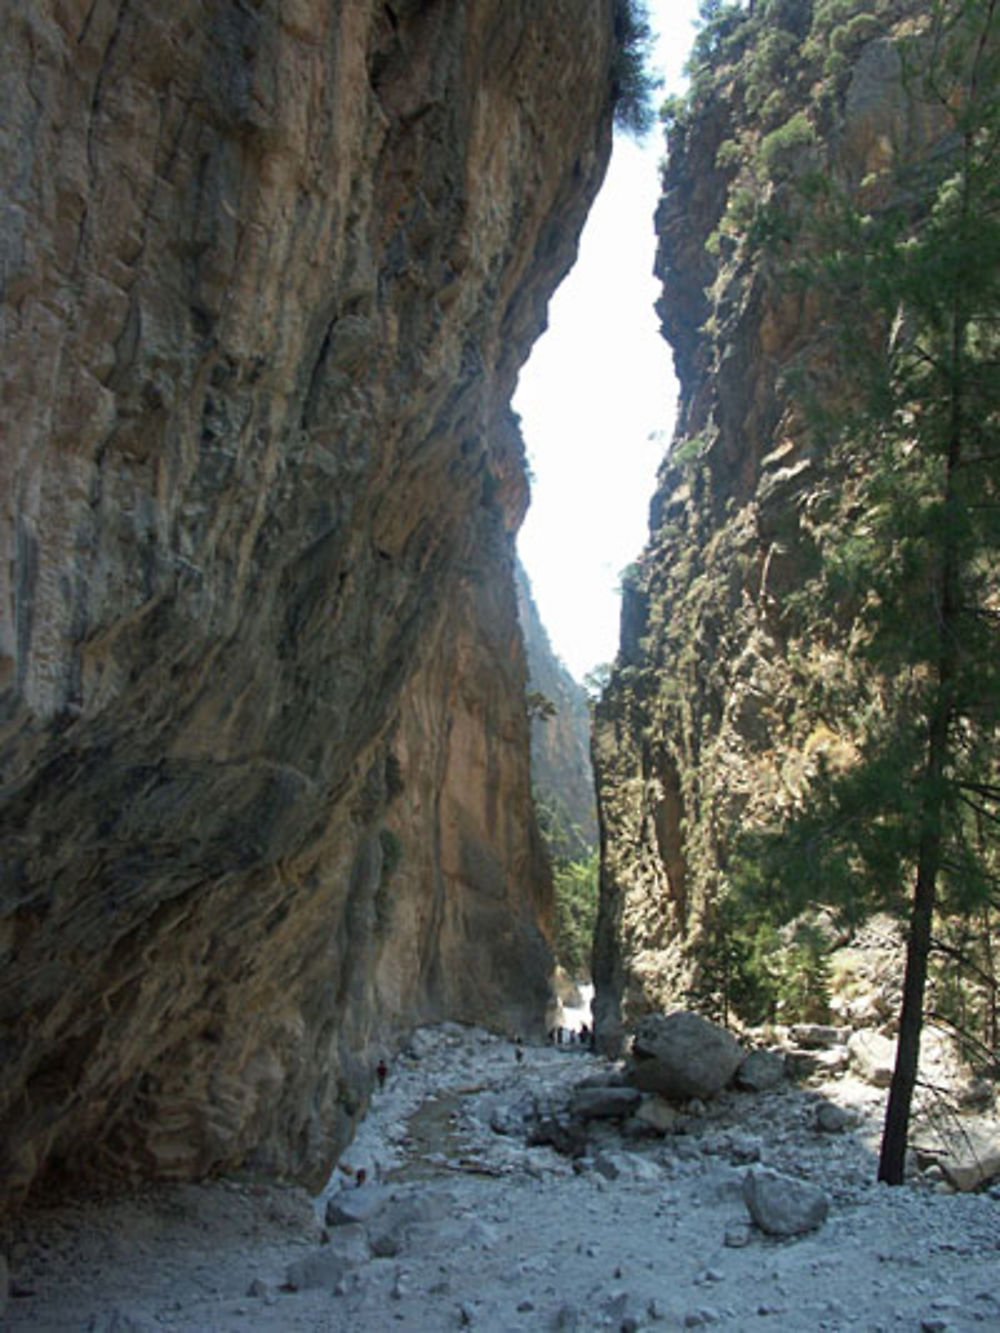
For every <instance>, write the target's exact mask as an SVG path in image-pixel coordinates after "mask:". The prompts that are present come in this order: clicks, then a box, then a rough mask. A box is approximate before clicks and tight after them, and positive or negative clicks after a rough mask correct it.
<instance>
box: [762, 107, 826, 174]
mask: <svg viewBox="0 0 1000 1333" xmlns="http://www.w3.org/2000/svg"><path fill="white" fill-rule="evenodd" d="M815 142H816V131H815V129H814V128H813V124H812V121H811V120H810V119H809V117H808V116H807V115H806V114H805V113H804V112H802V111H796V113H795V115H794V116H791V117H790V118H789V119H788V120H786V121H785V123H784V124H783V125H780V126H779V127H778V129H776V130H772V131H771V133H770V134H767V135H765V136H764V138H763V139H762V140H761V144H760V148H759V149H758V152H757V162H758V164H759V166H760V168H761V170H762V171H763V173H764V174H765V176H767V177H769V178H770V179H771V180H777V179H779V178H780V177H782V176H784V175H787V174H788V172H789V170H790V168H791V167H792V165H793V163H794V161H795V159H796V157H797V156H798V155H800V154H801V151H802V149H804V148H810V147H812V145H813V144H814V143H815Z"/></svg>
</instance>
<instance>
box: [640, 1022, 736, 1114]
mask: <svg viewBox="0 0 1000 1333" xmlns="http://www.w3.org/2000/svg"><path fill="white" fill-rule="evenodd" d="M743 1055H744V1052H743V1049H742V1047H741V1046H740V1044H739V1042H738V1041H737V1040H736V1038H735V1037H734V1036H733V1035H732V1033H730V1032H727V1031H726V1029H725V1028H721V1027H719V1026H718V1025H717V1024H715V1023H710V1022H709V1021H708V1019H707V1018H702V1016H701V1015H700V1014H693V1013H688V1012H686V1011H684V1010H680V1011H679V1012H677V1013H675V1014H649V1015H648V1016H647V1017H646V1018H644V1019H643V1020H642V1022H641V1023H640V1024H639V1026H638V1028H637V1029H636V1034H635V1040H634V1041H633V1043H632V1060H631V1063H630V1066H629V1078H630V1079H631V1081H632V1082H633V1083H634V1084H635V1085H636V1087H639V1088H642V1089H643V1090H644V1091H646V1092H658V1093H660V1094H661V1095H662V1096H664V1097H670V1098H674V1099H676V1100H678V1101H683V1100H685V1099H687V1098H690V1097H714V1096H715V1094H716V1093H717V1092H720V1091H721V1090H722V1089H723V1088H724V1087H725V1086H726V1084H727V1083H728V1082H729V1080H730V1079H731V1078H732V1077H733V1075H734V1074H735V1073H736V1070H737V1068H738V1067H739V1065H740V1063H741V1062H742V1060H743Z"/></svg>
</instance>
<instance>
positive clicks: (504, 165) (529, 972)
mask: <svg viewBox="0 0 1000 1333" xmlns="http://www.w3.org/2000/svg"><path fill="white" fill-rule="evenodd" d="M2 44H3V68H4V77H3V83H2V93H0V98H2V101H0V105H2V114H0V161H2V164H3V165H2V171H3V179H4V185H5V198H4V213H3V218H2V222H0V245H2V255H3V265H2V279H3V284H4V286H3V305H2V308H0V318H2V321H3V325H2V327H3V357H2V359H0V380H2V387H0V402H2V415H3V430H2V446H0V466H2V495H3V511H2V518H0V542H2V544H3V559H2V561H0V589H2V595H0V686H2V705H3V711H2V719H3V721H2V731H0V759H2V788H0V791H2V807H0V819H2V841H0V849H2V862H3V877H2V889H0V894H2V896H0V1024H2V1028H0V1048H2V1052H3V1061H2V1068H3V1073H2V1084H0V1142H2V1144H3V1149H2V1163H0V1198H3V1199H11V1198H17V1197H20V1196H23V1194H24V1193H25V1191H26V1190H27V1189H28V1188H29V1187H30V1186H31V1184H32V1182H34V1181H35V1180H36V1179H39V1178H43V1179H44V1178H46V1177H48V1178H58V1177H60V1176H69V1177H79V1176H81V1175H83V1174H86V1173H92V1174H108V1173H124V1174H142V1173H144V1174H156V1175H161V1176H175V1177H180V1176H190V1175H194V1174H197V1173H200V1172H204V1171H206V1170H209V1169H212V1168H218V1167H225V1166H227V1165H233V1164H236V1163H241V1162H242V1163H249V1164H253V1165H256V1166H259V1167H262V1168H266V1169H269V1170H275V1171H278V1172H285V1173H289V1174H292V1175H295V1176H297V1177H299V1178H301V1179H305V1180H307V1181H309V1182H312V1183H318V1182H320V1181H321V1180H322V1179H323V1177H324V1174H325V1172H326V1171H327V1169H328V1167H329V1165H330V1162H331V1160H332V1158H333V1157H334V1156H335V1154H336V1152H337V1151H338V1149H339V1147H340V1146H341V1145H342V1144H343V1142H344V1141H345V1138H346V1137H347V1136H348V1135H349V1133H350V1131H351V1126H352V1124H353V1121H354V1119H355V1117H356V1115H357V1112H358V1110H359V1107H360V1106H361V1105H362V1103H363V1101H364V1098H365V1096H366V1092H367V1088H368V1085H369V1079H370V1071H371V1065H372V1063H373V1061H374V1060H375V1059H377V1054H373V1051H374V1052H377V1051H378V1050H379V1049H381V1044H384V1046H385V1047H386V1048H388V1047H389V1046H390V1045H391V1043H392V1041H393V1039H394V1036H395V1035H396V1034H397V1033H398V1032H399V1031H400V1030H402V1029H403V1028H405V1027H406V1026H407V1025H409V1024H411V1023H412V1022H414V1021H417V1020H419V1019H426V1018H433V1017H438V1016H446V1015H451V1016H456V1017H460V1018H469V1019H477V1020H480V1021H486V1022H491V1023H493V1024H495V1025H499V1026H504V1025H506V1026H510V1027H513V1026H515V1025H516V1026H517V1027H518V1028H521V1029H525V1028H529V1027H530V1026H531V1025H532V1024H533V1023H534V1024H537V1023H541V1022H542V1021H543V1017H544V1015H543V1009H544V1001H545V996H546V986H547V980H546V974H547V966H548V955H547V949H546V945H545V941H544V938H543V935H542V933H541V931H540V924H541V925H542V926H544V919H545V914H546V911H547V895H548V885H547V879H546V873H545V869H544V862H543V860H542V858H540V857H539V854H538V845H537V834H536V830H535V827H534V820H533V814H532V811H531V805H530V784H529V775H528V724H527V719H526V716H525V711H524V702H523V692H524V665H523V660H522V650H521V646H520V639H519V633H518V629H517V621H516V610H515V596H514V588H513V578H512V541H513V533H514V531H515V530H516V527H517V525H518V523H519V521H520V518H521V516H522V512H523V508H524V505H525V503H526V483H525V479H524V473H523V466H522V448H521V443H520V439H519V436H518V434H517V431H516V429H515V428H514V425H513V421H512V419H511V418H510V417H509V414H508V407H507V404H508V399H509V395H510V392H511V390H512V387H513V383H514V380H515V376H516V373H517V369H518V366H519V364H520V363H521V362H522V360H523V359H524V357H525V356H526V355H527V351H528V349H529V347H530V344H531V342H532V340H533V339H534V337H535V336H536V335H537V333H538V332H539V330H540V328H541V326H542V322H543V320H544V310H545V304H546V301H547V299H548V297H549V295H550V294H551V291H552V290H553V288H554V286H555V284H556V283H557V281H558V280H559V278H560V277H561V276H562V274H563V273H564V272H565V271H566V269H567V267H568V266H569V264H570V263H571V261H572V258H573V255H574V252H575V246H576V239H577V236H578V232H579V228H580V226H581V224H582V220H583V218H584V216H585V213H586V210H587V208H588V206H589V203H590V200H591V198H592V196H593V194H594V192H595V191H596V188H597V186H598V184H599V182H600V180H601V177H602V174H603V171H604V168H605V165H606V159H607V156H608V152H609V147H610V116H611V75H610V73H609V70H610V66H611V45H612V19H611V3H610V0H607V2H605V0H599V2H598V3H594V4H588V5H586V6H582V7H581V6H580V5H579V4H577V3H576V0H547V2H546V4H545V5H538V4H535V3H532V0H465V2H464V3H459V4H439V3H426V2H418V0H393V2H392V3H388V4H381V3H374V2H373V0H294V3H281V4H278V3H277V2H276V0H261V2H260V3H253V4H234V3H229V0H176V2H175V3H172V4H170V5H130V4H127V3H118V2H117V0H96V2H95V0H60V2H59V3H56V0H41V2H40V3H38V4H33V5H30V6H15V7H14V9H13V11H12V12H9V13H8V14H7V15H6V17H5V25H4V32H3V38H2Z"/></svg>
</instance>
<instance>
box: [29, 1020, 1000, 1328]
mask: <svg viewBox="0 0 1000 1333" xmlns="http://www.w3.org/2000/svg"><path fill="white" fill-rule="evenodd" d="M521 1055H522V1058H521V1059H520V1060H519V1059H518V1058H517V1051H516V1048H515V1047H514V1046H513V1045H511V1043H509V1042H507V1041H505V1040H503V1039H501V1038H498V1037H494V1036H492V1035H490V1034H488V1033H485V1032H482V1031H480V1030H478V1029H471V1028H461V1027H458V1026H457V1025H454V1024H445V1025H443V1026H442V1027H439V1028H434V1029H424V1030H422V1031H421V1032H418V1033H417V1034H415V1036H414V1039H413V1041H412V1043H411V1046H410V1048H409V1051H408V1053H406V1054H404V1055H402V1056H401V1057H400V1058H399V1059H398V1060H397V1061H396V1062H395V1064H394V1067H393V1068H392V1070H391V1071H390V1074H389V1077H388V1079H387V1081H386V1085H385V1087H384V1089H383V1090H382V1091H381V1092H379V1093H377V1094H376V1097H375V1101H374V1105H373V1107H372V1110H371V1112H370V1114H369V1116H368V1118H367V1119H366V1121H365V1122H364V1124H363V1125H362V1126H361V1129H360V1132H359V1134H358V1137H357V1139H356V1141H355V1143H354V1144H353V1145H352V1147H351V1149H350V1151H349V1152H348V1153H347V1154H346V1155H345V1159H344V1161H343V1162H342V1164H341V1169H340V1170H338V1171H337V1172H336V1173H335V1176H334V1180H333V1181H331V1185H330V1187H328V1189H327V1191H325V1192H324V1195H323V1196H322V1197H321V1198H320V1199H316V1200H313V1199H310V1198H309V1197H308V1196H307V1195H306V1194H305V1193H304V1192H303V1191H301V1190H297V1189H291V1188H287V1189H286V1188H281V1187H275V1186H272V1185H265V1184H260V1183H256V1182H253V1181H246V1180H244V1181H240V1180H226V1181H216V1182H212V1183H208V1184H203V1185H177V1186H158V1187H155V1188H154V1187H147V1188H144V1189H142V1190H140V1191H137V1192H135V1193H133V1194H130V1195H128V1196H126V1197H122V1196H118V1197H111V1198H106V1199H91V1200H76V1201H74V1202H72V1203H63V1204H60V1205H59V1206H56V1207H50V1208H36V1209H34V1210H31V1211H30V1212H29V1213H27V1214H26V1215H24V1216H23V1217H22V1218H21V1219H20V1220H19V1221H18V1223H17V1224H16V1226H15V1228H14V1230H13V1231H12V1232H11V1233H10V1234H8V1235H7V1236H6V1238H5V1239H4V1245H5V1247H6V1250H7V1253H8V1257H9V1260H10V1267H11V1277H12V1294H11V1296H10V1299H9V1301H8V1305H7V1314H6V1321H5V1322H3V1323H2V1327H3V1328H5V1329H9V1330H11V1333H20V1331H21V1330H35V1331H40V1330H53V1333H55V1330H58V1331H59V1333H66V1331H67V1330H89V1331H91V1333H133V1331H134V1330H153V1329H175V1330H191V1331H195V1330H196V1331H197V1333H210V1331H213V1330H214V1331H217V1333H235V1331H236V1330H248V1329H250V1330H253V1329H261V1330H275V1331H277V1330H281V1331H282V1333H284V1331H286V1330H287V1331H289V1333H291V1331H294V1330H321V1329H322V1330H351V1333H357V1331H359V1330H377V1331H380V1330H384V1329H393V1328H400V1329H404V1330H407V1329H412V1330H438V1329H455V1328H461V1327H468V1328H473V1329H479V1330H483V1331H484V1333H517V1330H524V1331H525V1333H528V1331H529V1330H531V1331H532V1333H534V1331H535V1330H576V1331H577V1333H586V1331H587V1330H591V1329H594V1330H596V1329H614V1330H618V1331H619V1333H621V1331H623V1330H624V1331H627V1330H634V1329H645V1328H649V1329H664V1330H668V1329H679V1328H698V1327H718V1328H720V1329H727V1330H751V1331H752V1330H757V1329H760V1330H769V1331H772V1330H773V1333H794V1331H795V1330H803V1331H805V1330H810V1331H812V1330H831V1331H832V1330H838V1329H866V1330H877V1329H884V1330H897V1329H898V1330H926V1331H930V1330H956V1331H958V1330H971V1329H977V1330H979V1329H997V1330H1000V1190H998V1189H996V1188H995V1189H994V1192H993V1193H992V1194H990V1193H980V1194H952V1193H951V1192H949V1191H947V1190H946V1189H944V1187H943V1186H942V1185H941V1184H940V1183H935V1182H933V1181H927V1180H922V1179H918V1180H917V1182H916V1183H914V1184H913V1185H908V1186H906V1187H903V1188H900V1189H892V1190H891V1189H888V1188H886V1187H883V1186H879V1185H876V1184H875V1183H874V1175H875V1158H874V1148H875V1145H876V1144H877V1138H878V1130H879V1120H880V1116H881V1110H882V1098H883V1097H884V1094H883V1093H879V1092H876V1091H875V1090H873V1089H870V1088H868V1087H867V1086H866V1085H864V1084H860V1083H857V1082H854V1081H852V1080H849V1079H845V1078H841V1079H837V1080H834V1081H831V1082H830V1083H828V1084H826V1085H824V1086H823V1087H822V1088H809V1089H803V1088H800V1087H795V1086H792V1085H785V1086H784V1087H783V1088H781V1089H779V1090H777V1091H775V1092H769V1093H760V1094H748V1093H741V1094H736V1093H732V1094H729V1093H727V1094H724V1095H723V1096H722V1097H720V1098H718V1099H716V1100H715V1101H714V1102H712V1103H710V1104H709V1106H708V1107H706V1108H705V1109H704V1111H703V1112H699V1113H698V1114H695V1115H693V1116H687V1117H685V1119H684V1120H683V1122H682V1125H681V1129H682V1130H683V1132H680V1133H672V1134H670V1135H668V1136H666V1137H664V1138H661V1137H656V1136H652V1137H636V1136H628V1135H626V1136H623V1134H622V1133H621V1130H620V1127H619V1126H618V1125H612V1124H609V1123H603V1122H592V1125H591V1132H590V1138H589V1142H588V1146H587V1152H586V1154H585V1156H583V1157H582V1158H580V1159H577V1160H575V1161H574V1160H571V1159H569V1158H567V1157H563V1156H560V1155H559V1154H557V1153H556V1152H555V1151H554V1150H553V1149H552V1148H550V1147H530V1146H528V1143H527V1141H526V1138H525V1134H524V1130H523V1126H522V1116H523V1114H524V1113H525V1112H530V1110H531V1108H532V1107H534V1106H537V1105H538V1104H542V1105H546V1104H549V1103H553V1102H558V1100H559V1099H560V1097H564V1096H565V1093H566V1091H567V1090H568V1088H570V1087H571V1086H572V1085H573V1084H575V1083H577V1082H578V1081H580V1080H581V1079H583V1078H584V1077H593V1076H594V1075H595V1074H597V1073H600V1072H601V1071H604V1070H606V1069H607V1068H608V1066H606V1063H605V1062H604V1061H602V1060H599V1059H597V1058H595V1057H593V1056H591V1055H589V1053H586V1052H584V1051H583V1050H581V1049H580V1048H578V1047H569V1048H562V1049H559V1048H549V1047H546V1048H535V1047H526V1048H524V1049H523V1051H522V1052H521ZM825 1102H834V1103H836V1104H839V1105H841V1106H844V1107H847V1108H848V1109H849V1110H850V1112H851V1115H852V1117H853V1119H854V1122H855V1127H854V1128H852V1129H849V1130H848V1131H846V1132H844V1133H839V1134H828V1133H820V1132H819V1131H818V1130H817V1129H816V1128H815V1117H816V1110H817V1106H818V1105H820V1104H822V1103H825ZM757 1162H760V1163H763V1164H764V1165H766V1166H768V1167H772V1168H774V1169H776V1170H778V1171H782V1172H784V1173H787V1174H789V1175H794V1176H797V1177H799V1178H801V1179H804V1180H808V1181H811V1182H813V1183H814V1184H817V1185H819V1186H821V1187H822V1188H823V1190H824V1191H825V1192H826V1194H827V1195H828V1196H829V1198H830V1203H831V1207H830V1214H829V1218H828V1220H827V1221H826V1223H825V1224H824V1225H823V1226H822V1228H821V1229H819V1230H818V1231H815V1232H812V1233H810V1234H808V1235H806V1236H804V1237H801V1238H799V1239H794V1240H784V1241H779V1240H774V1239H771V1238H768V1237H766V1236H764V1235H763V1234H762V1233H760V1232H758V1231H757V1230H756V1229H755V1228H753V1227H751V1226H750V1225H749V1218H748V1214H747V1210H746V1207H745V1205H744V1203H743V1199H742V1181H743V1177H744V1175H745V1173H746V1171H747V1169H748V1165H750V1164H754V1163H757ZM359 1168H360V1169H363V1170H364V1172H365V1175H366V1181H365V1184H364V1185H363V1186H362V1187H361V1188H357V1187H356V1186H355V1178H354V1177H352V1176H351V1175H350V1174H348V1173H349V1172H357V1170H358V1169H359ZM331 1198H334V1200H335V1202H334V1212H338V1213H340V1214H342V1215H343V1216H345V1217H352V1216H353V1217H356V1218H357V1219H358V1220H355V1221H348V1222H344V1223H339V1224H337V1225H329V1226H324V1224H323V1219H324V1217H325V1215H326V1209H327V1205H328V1203H329V1201H330V1199H331Z"/></svg>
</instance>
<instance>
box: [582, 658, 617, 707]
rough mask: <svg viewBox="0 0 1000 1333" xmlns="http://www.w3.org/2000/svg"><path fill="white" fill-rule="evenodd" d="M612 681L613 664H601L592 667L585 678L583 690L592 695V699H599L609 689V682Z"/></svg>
mask: <svg viewBox="0 0 1000 1333" xmlns="http://www.w3.org/2000/svg"><path fill="white" fill-rule="evenodd" d="M610 679H611V663H610V662H600V663H598V665H597V666H595V667H591V669H590V670H589V671H588V672H587V674H586V675H585V676H584V678H583V688H584V689H585V690H586V691H587V693H588V694H589V695H590V697H591V699H599V698H600V697H601V695H602V694H603V693H604V691H605V690H606V689H607V687H608V681H609V680H610Z"/></svg>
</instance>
